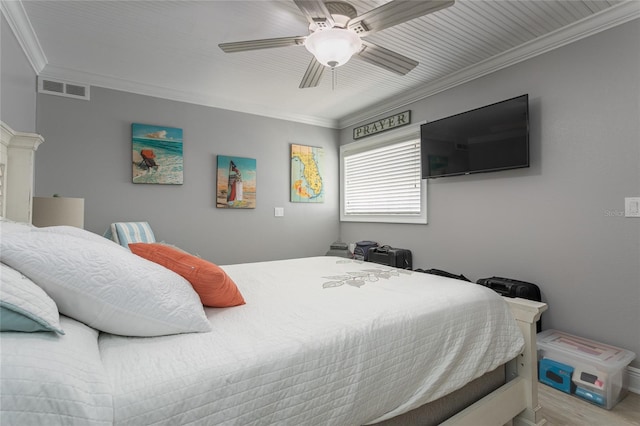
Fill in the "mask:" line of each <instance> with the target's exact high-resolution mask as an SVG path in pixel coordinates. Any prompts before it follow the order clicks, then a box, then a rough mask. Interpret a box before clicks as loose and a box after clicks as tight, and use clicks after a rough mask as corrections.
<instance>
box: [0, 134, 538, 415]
mask: <svg viewBox="0 0 640 426" xmlns="http://www.w3.org/2000/svg"><path fill="white" fill-rule="evenodd" d="M0 124H1V130H2V133H1V142H2V143H1V145H0V148H1V150H0V191H1V193H0V203H1V204H0V213H1V215H2V216H3V217H6V218H8V219H11V220H15V221H21V222H28V223H30V222H31V205H32V202H31V199H32V195H33V176H34V156H35V151H36V150H37V149H38V146H39V145H40V144H41V143H42V142H43V141H44V139H43V138H42V137H41V136H40V135H37V134H34V133H21V132H15V131H13V130H12V129H11V128H10V127H9V126H7V125H6V124H4V123H1V122H0ZM505 300H506V301H507V303H508V304H509V307H510V308H511V312H512V313H513V315H514V317H515V318H516V321H517V322H518V326H519V327H520V330H521V331H522V334H523V336H524V339H525V346H524V349H523V350H522V352H521V353H520V355H519V356H518V357H517V358H516V359H514V360H512V361H510V362H509V363H508V364H507V368H506V375H507V377H506V383H505V384H504V385H502V386H501V387H499V388H498V389H496V390H495V391H493V392H491V393H490V394H488V395H487V396H485V397H484V398H482V399H480V400H479V401H477V402H476V403H474V404H472V405H471V406H469V407H467V408H466V409H464V410H462V411H460V412H458V413H457V414H456V415H454V416H453V417H451V418H449V419H448V420H446V421H445V422H444V423H442V424H443V425H445V426H464V425H468V426H477V425H479V424H482V425H496V426H500V425H504V424H507V423H509V422H510V421H513V425H514V426H533V425H536V426H542V425H544V424H546V420H545V419H543V418H542V415H541V412H540V405H539V404H538V367H537V349H536V322H537V321H538V320H539V319H540V315H541V314H542V313H543V312H544V311H546V310H547V305H546V304H544V303H539V302H534V301H530V300H525V299H519V298H505Z"/></svg>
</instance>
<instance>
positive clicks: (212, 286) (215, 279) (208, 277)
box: [129, 243, 245, 308]
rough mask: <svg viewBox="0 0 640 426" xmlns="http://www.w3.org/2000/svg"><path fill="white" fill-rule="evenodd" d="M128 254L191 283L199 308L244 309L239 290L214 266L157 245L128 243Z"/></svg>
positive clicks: (225, 274) (184, 253)
mask: <svg viewBox="0 0 640 426" xmlns="http://www.w3.org/2000/svg"><path fill="white" fill-rule="evenodd" d="M129 249H130V250H131V252H133V253H135V254H137V255H138V256H141V257H144V258H145V259H147V260H150V261H152V262H155V263H157V264H159V265H162V266H164V267H165V268H167V269H170V270H172V271H173V272H175V273H177V274H178V275H181V276H182V277H183V278H185V279H186V280H187V281H189V282H190V283H191V285H192V286H193V289H194V290H195V291H196V293H198V295H199V296H200V300H201V301H202V304H203V305H205V306H211V307H214V308H227V307H230V306H238V305H244V303H245V301H244V298H243V297H242V294H240V290H238V287H237V286H236V283H234V282H233V280H232V279H231V277H229V275H227V273H226V272H225V271H224V270H222V268H220V267H219V266H218V265H215V264H213V263H211V262H207V261H206V260H204V259H200V258H199V257H196V256H193V255H191V254H189V253H187V252H184V251H182V250H179V249H176V248H174V247H171V246H168V245H165V244H159V243H132V244H129Z"/></svg>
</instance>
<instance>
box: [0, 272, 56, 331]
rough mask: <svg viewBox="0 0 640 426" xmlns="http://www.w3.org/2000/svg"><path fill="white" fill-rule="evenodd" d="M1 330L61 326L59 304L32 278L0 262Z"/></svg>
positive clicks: (27, 329) (48, 329) (39, 329)
mask: <svg viewBox="0 0 640 426" xmlns="http://www.w3.org/2000/svg"><path fill="white" fill-rule="evenodd" d="M0 280H1V282H2V285H0V319H1V321H0V331H24V332H32V331H55V332H56V333H59V334H64V331H63V330H62V328H61V327H60V315H59V314H58V307H57V306H56V302H54V301H53V299H51V298H50V297H49V296H47V293H45V292H44V290H42V289H41V288H40V287H38V286H37V285H36V284H35V283H34V282H33V281H31V280H30V279H29V278H27V277H25V276H24V275H22V274H21V273H20V272H18V271H16V270H15V269H13V268H11V267H10V266H8V265H5V264H4V263H0Z"/></svg>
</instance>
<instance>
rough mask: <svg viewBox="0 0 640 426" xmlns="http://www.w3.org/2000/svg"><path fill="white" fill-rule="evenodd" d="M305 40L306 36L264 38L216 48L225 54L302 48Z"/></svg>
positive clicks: (224, 44) (221, 44)
mask: <svg viewBox="0 0 640 426" xmlns="http://www.w3.org/2000/svg"><path fill="white" fill-rule="evenodd" d="M306 38H307V37H306V36H297V37H280V38H265V39H262V40H247V41H235V42H231V43H220V44H219V45H218V46H219V47H220V49H222V50H223V51H225V52H226V53H234V52H246V51H248V50H259V49H271V48H274V47H287V46H302V45H304V41H305V39H306Z"/></svg>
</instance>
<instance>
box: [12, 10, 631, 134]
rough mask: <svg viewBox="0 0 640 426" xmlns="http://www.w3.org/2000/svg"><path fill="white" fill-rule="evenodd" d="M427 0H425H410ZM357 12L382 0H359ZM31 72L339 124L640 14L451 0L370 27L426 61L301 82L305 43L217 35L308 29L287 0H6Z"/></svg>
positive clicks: (341, 71)
mask: <svg viewBox="0 0 640 426" xmlns="http://www.w3.org/2000/svg"><path fill="white" fill-rule="evenodd" d="M414 1H421V0H414ZM350 3H351V4H352V5H354V6H355V7H356V9H357V11H358V13H359V14H361V13H363V12H365V11H367V10H370V9H372V8H374V7H377V6H379V5H381V4H384V3H386V0H352V1H350ZM1 5H2V11H3V13H4V14H5V16H6V17H7V20H8V22H9V23H10V25H11V27H12V29H13V31H14V33H16V35H17V37H18V40H19V41H20V43H21V45H22V46H23V49H24V50H25V52H26V53H27V57H28V58H29V60H30V61H31V63H32V65H33V67H34V69H35V70H36V73H38V74H39V75H40V76H42V77H48V78H54V79H61V80H66V81H70V82H72V83H80V84H90V85H96V86H101V87H108V88H112V89H118V90H125V91H130V92H134V93H141V94H146V95H152V96H158V97H162V98H168V99H175V100H180V101H186V102H191V103H197V104H202V105H208V106H214V107H220V108H225V109H230V110H236V111H243V112H248V113H253V114H259V115H265V116H269V117H276V118H283V119H288V120H294V121H299V122H304V123H311V124H316V125H321V126H326V127H334V128H344V127H347V126H349V125H352V124H355V123H356V122H358V121H361V120H366V119H368V118H370V117H372V116H373V115H376V114H381V113H384V112H387V111H388V110H390V109H392V108H394V107H400V106H402V105H405V104H407V103H408V102H412V101H415V100H417V99H420V98H423V97H425V96H429V95H430V94H433V93H437V92H439V91H442V90H445V89H447V88H449V87H453V86H455V85H457V84H460V83H463V82H465V81H469V80H471V79H473V78H477V77H479V76H482V75H485V74H487V73H489V72H492V71H495V70H497V69H500V68H503V67H506V66H509V65H511V64H514V63H517V62H520V61H522V60H525V59H528V58H530V57H533V56H535V55H538V54H540V53H544V52H546V51H548V50H551V49H554V48H557V47H560V46H562V45H565V44H567V43H570V42H573V41H575V40H578V39H580V38H583V37H586V36H589V35H591V34H594V33H597V32H599V31H602V30H605V29H607V28H611V27H613V26H616V25H619V24H621V23H624V22H627V21H629V20H631V19H635V18H639V17H640V1H637V0H630V1H621V0H603V1H601V0H591V1H579V0H564V1H556V0H552V1H549V0H545V1H542V0H498V1H493V0H456V3H455V5H453V6H451V7H449V8H447V9H444V10H441V11H438V12H435V13H434V14H431V15H427V16H424V17H420V18H416V19H413V20H411V21H409V22H406V23H404V24H401V25H398V26H395V27H392V28H389V29H385V30H383V31H380V32H378V33H375V34H373V35H371V36H369V37H367V40H368V41H371V42H374V43H376V44H378V45H381V46H383V47H386V48H388V49H391V50H394V51H396V52H398V53H401V54H403V55H405V56H408V57H410V58H413V59H415V60H417V61H419V62H420V64H419V65H418V66H417V67H416V68H415V69H414V70H412V71H411V72H410V73H409V74H407V75H405V76H398V75H395V74H392V73H390V72H388V71H386V70H384V69H381V68H378V67H376V66H374V65H371V64H369V63H367V62H364V61H362V60H359V59H358V58H357V57H354V58H353V59H352V60H351V61H349V62H348V63H347V64H345V65H344V66H342V67H339V68H337V73H336V75H335V76H334V77H335V80H336V81H335V87H332V86H333V84H332V83H333V81H332V80H333V79H332V76H331V72H325V74H324V76H323V80H322V82H321V83H320V85H319V86H318V87H316V88H309V89H299V88H298V85H299V83H300V80H301V79H302V76H303V74H304V72H305V70H306V68H307V65H308V64H309V61H310V59H311V54H310V53H309V52H307V50H306V49H305V48H304V46H292V47H284V48H275V49H265V50H258V51H251V52H241V53H224V52H222V51H221V50H220V49H219V48H218V44H219V43H222V42H231V41H243V40H253V39H261V38H274V37H286V36H298V35H307V34H308V23H307V21H306V19H305V17H304V15H303V14H302V12H301V11H300V10H299V9H298V8H297V7H296V5H295V4H294V3H293V1H291V0H277V1H276V0H253V1H243V0H236V1H186V0H185V1H98V0H84V1H60V0H49V1H32V0H27V1H22V2H20V1H6V0H2V1H1Z"/></svg>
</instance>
